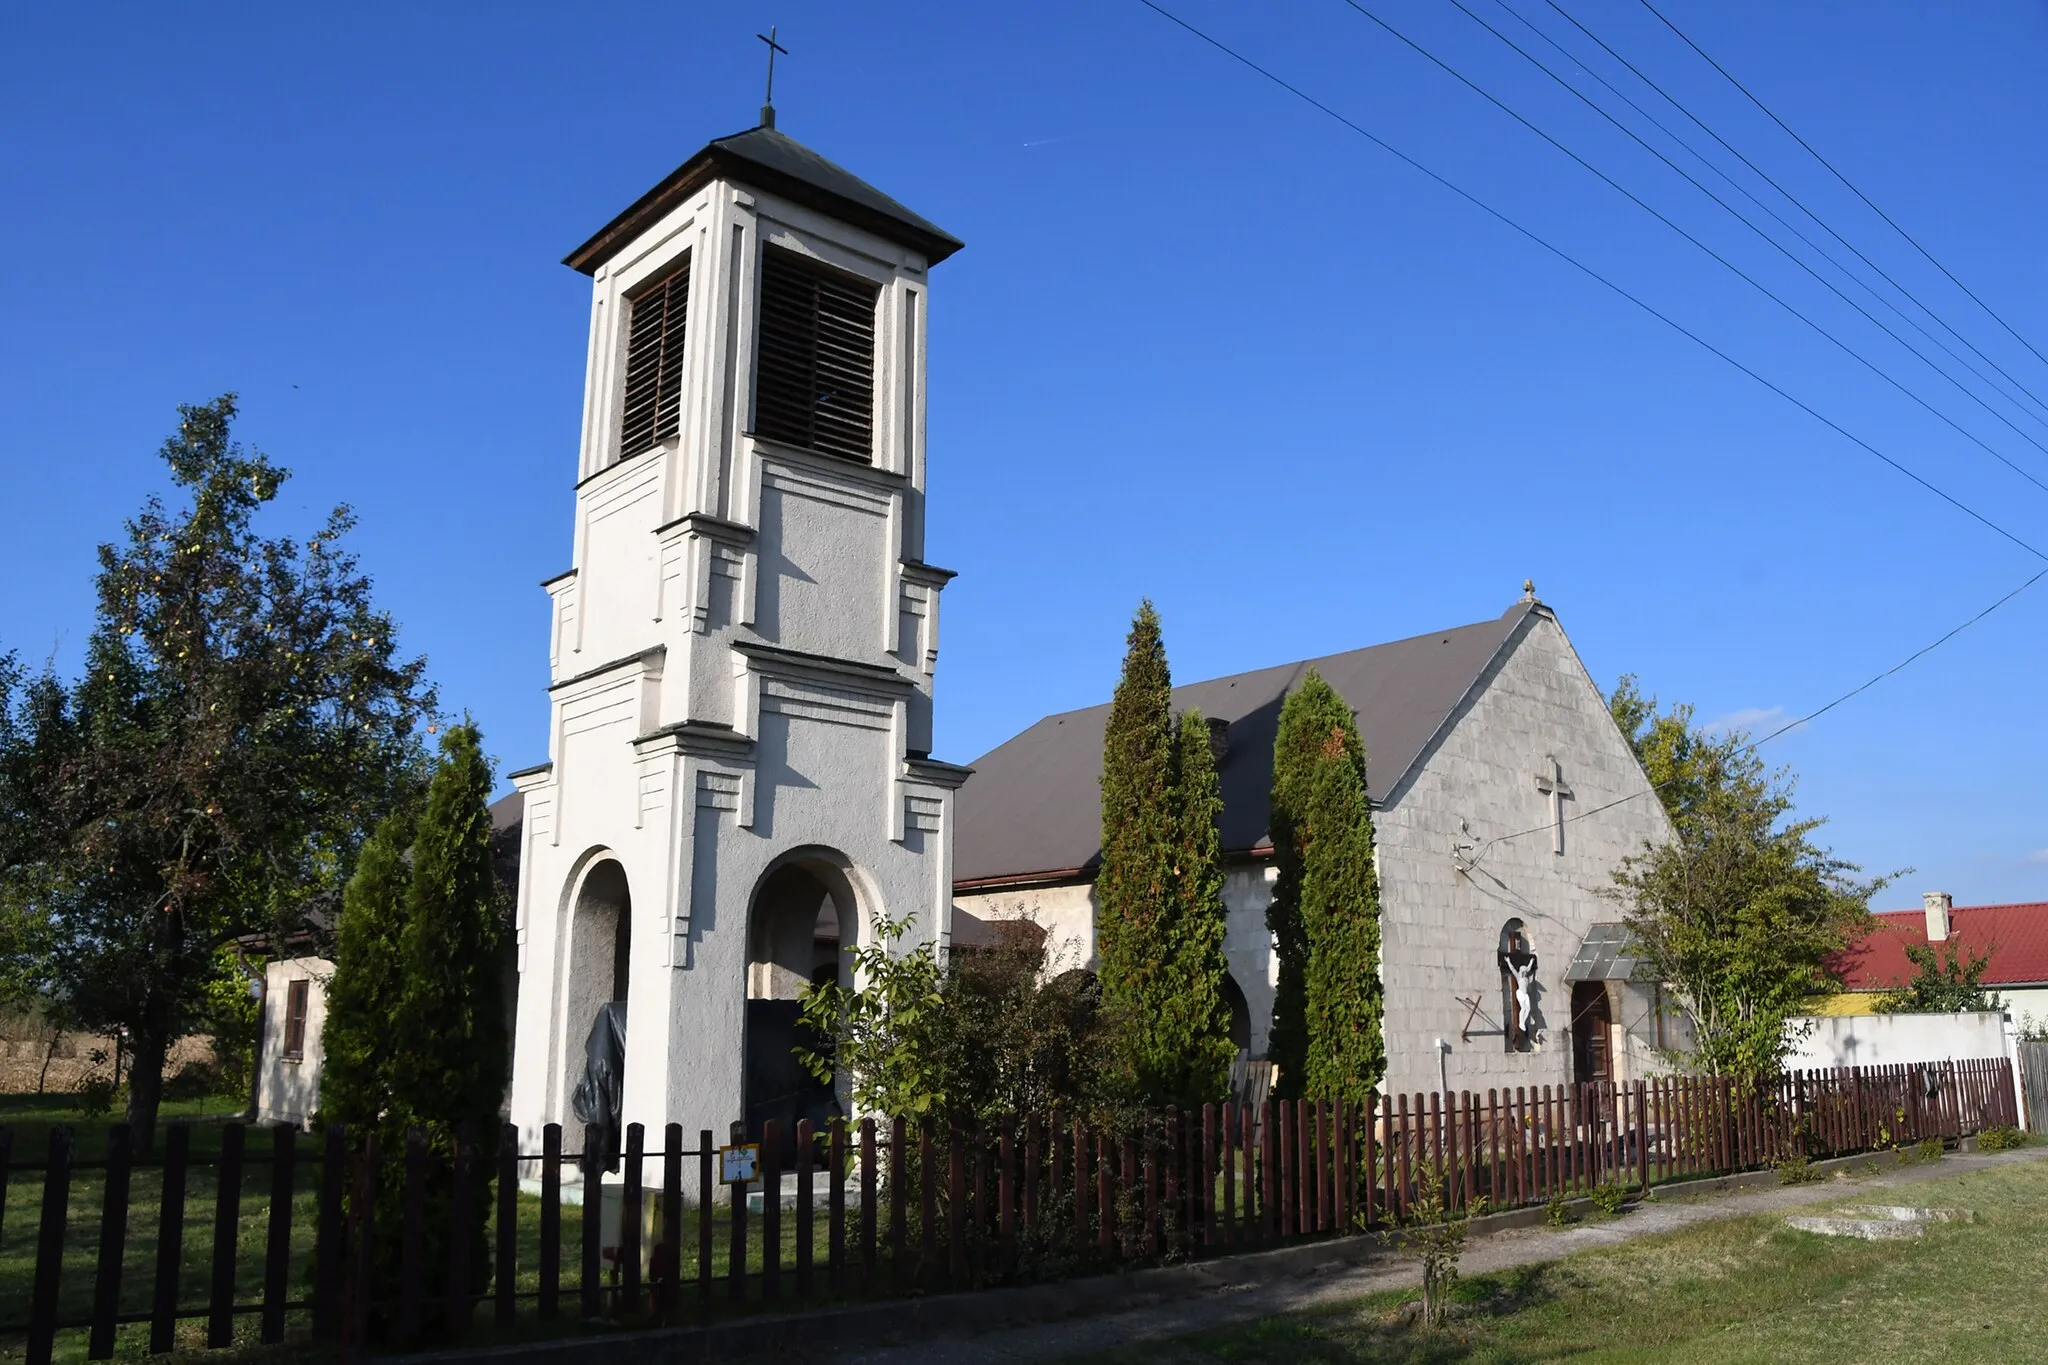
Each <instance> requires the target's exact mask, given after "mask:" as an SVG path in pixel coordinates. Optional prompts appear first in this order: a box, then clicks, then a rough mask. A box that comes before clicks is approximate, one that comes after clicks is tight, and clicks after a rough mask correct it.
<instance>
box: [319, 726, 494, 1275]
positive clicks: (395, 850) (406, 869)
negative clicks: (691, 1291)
mask: <svg viewBox="0 0 2048 1365" xmlns="http://www.w3.org/2000/svg"><path fill="white" fill-rule="evenodd" d="M490 785H491V771H490V764H489V762H488V760H486V759H485V758H484V755H483V749H482V743H481V737H480V736H479V735H478V733H477V730H476V727H475V726H474V725H470V724H463V725H458V726H455V727H454V728H453V729H451V730H449V732H448V733H447V735H446V737H445V738H443V740H442V742H441V759H440V762H439V763H438V764H437V765H436V766H435V770H434V774H433V779H432V781H431V783H430V784H429V785H428V788H427V797H426V804H425V807H424V809H423V810H422V811H421V812H420V813H419V815H418V817H417V818H416V819H408V818H404V817H396V816H394V817H392V818H390V819H387V820H386V821H384V823H383V824H381V825H380V826H379V827H378V829H377V831H376V833H375V835H374V836H373V837H372V839H371V841H370V843H369V844H368V845H366V846H365V848H364V850H363V854H362V856H361V859H360V861H359V862H358V864H357V868H356V873H355V876H354V877H353V878H351V879H350V882H349V885H348V888H347V890H346V892H345V893H344V897H343V907H342V916H341V923H340V925H339V926H338V932H337V943H336V954H335V970H334V980H333V983H332V986H331V988H330V991H329V995H328V1012H327V1023H326V1025H325V1027H324V1029H323V1030H322V1033H321V1042H322V1046H323V1048H324V1049H325V1051H326V1054H327V1061H326V1066H325V1069H324V1071H323V1073H322V1078H321V1120H322V1121H323V1122H328V1123H333V1122H340V1123H346V1124H348V1125H349V1126H350V1129H351V1131H352V1132H354V1133H358V1134H361V1133H365V1132H374V1133H376V1135H377V1139H378V1143H379V1146H380V1148H381V1149H382V1150H383V1151H384V1152H386V1153H390V1154H396V1153H399V1152H403V1151H404V1150H405V1142H406V1135H407V1133H408V1131H409V1130H411V1129H414V1128H417V1129H419V1130H420V1131H421V1132H422V1134H423V1135H424V1137H425V1138H426V1141H427V1144H428V1147H429V1149H430V1150H431V1151H432V1152H433V1153H434V1154H435V1156H436V1157H438V1158H439V1160H437V1161H436V1162H434V1163H431V1165H430V1169H429V1173H428V1178H427V1187H426V1189H425V1191H424V1196H425V1202H426V1206H427V1219H426V1228H427V1241H428V1245H427V1247H426V1251H427V1255H426V1267H427V1278H428V1283H427V1285H426V1286H425V1292H426V1293H427V1295H428V1296H429V1297H430V1298H432V1297H435V1296H438V1295H441V1294H443V1293H445V1292H446V1288H447V1286H446V1278H447V1266H448V1252H447V1246H448V1244H447V1241H446V1238H447V1235H448V1232H449V1228H448V1215H449V1211H450V1209H451V1207H452V1201H453V1194H454V1173H453V1170H452V1161H451V1159H452V1157H453V1155H454V1152H455V1144H456V1139H457V1137H458V1135H461V1134H464V1133H466V1134H467V1135H468V1137H469V1139H470V1141H471V1142H472V1143H473V1144H474V1145H475V1150H476V1152H477V1153H478V1154H479V1155H478V1159H477V1160H475V1161H474V1162H473V1163H472V1165H471V1168H470V1178H471V1180H472V1181H473V1184H472V1186H471V1190H470V1209H471V1218H470V1225H469V1227H468V1228H467V1229H465V1230H463V1232H464V1234H466V1235H467V1236H468V1237H469V1239H470V1258H469V1263H470V1266H471V1267H472V1269H471V1276H472V1281H473V1283H472V1285H471V1288H472V1289H473V1290H479V1289H481V1288H482V1287H483V1286H484V1285H485V1284H487V1283H488V1282H489V1276H490V1259H489V1246H488V1244H487V1241H486V1238H485V1232H486V1222H487V1218H488V1214H489V1210H490V1202H491V1201H490V1200H489V1198H488V1197H487V1194H488V1189H489V1184H490V1179H491V1170H492V1162H491V1161H490V1159H489V1158H490V1155H491V1154H492V1153H493V1152H494V1151H495V1150H496V1132H497V1118H498V1110H499V1103H500V1101H501V1100H502V1098H503V1096H504V1093H505V1083H506V1075H507V1069H508V1067H509V1059H508V1057H507V1055H506V1036H505V1002H504V986H503V977H502V975H501V965H500V948H501V944H502V932H503V931H502V928H501V925H502V907H501V905H500V895H499V891H498V885H497V881H496V878H495V877H494V876H493V874H492V869H491V857H490V835H491V825H490V813H489V811H488V809H487V808H486V804H485V803H486V801H487V800H488V798H489V796H490ZM401 1194H402V1191H401V1188H400V1185H399V1182H395V1181H393V1182H385V1183H384V1185H383V1187H382V1188H381V1189H380V1191H379V1195H378V1200H377V1247H376V1258H375V1259H376V1263H377V1274H378V1277H379V1279H380V1280H381V1281H382V1282H383V1283H384V1285H385V1286H386V1287H387V1288H389V1287H391V1286H392V1285H393V1284H394V1282H395V1276H396V1274H397V1267H398V1258H399V1246H398V1241H397V1238H398V1235H399V1232H400V1229H401V1228H402V1216H401V1215H402V1210H401V1207H400V1203H399V1199H400V1197H401Z"/></svg>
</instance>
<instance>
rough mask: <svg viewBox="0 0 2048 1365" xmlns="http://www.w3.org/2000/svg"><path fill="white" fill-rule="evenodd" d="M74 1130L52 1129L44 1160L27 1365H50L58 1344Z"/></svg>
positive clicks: (31, 1292) (31, 1296)
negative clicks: (59, 1305) (59, 1297)
mask: <svg viewBox="0 0 2048 1365" xmlns="http://www.w3.org/2000/svg"><path fill="white" fill-rule="evenodd" d="M71 1147H72V1142H71V1129H70V1128H69V1127H67V1126H65V1125H62V1124H60V1125H58V1126H57V1127H55V1128H52V1129H51V1130H50V1137H49V1146H48V1151H47V1154H46V1155H45V1156H44V1158H43V1216H42V1221H41V1223H40V1224H38V1225H37V1228H36V1278H35V1284H34V1287H33V1288H31V1289H30V1291H29V1305H28V1345H27V1349H26V1352H25V1359H26V1361H27V1365H50V1357H51V1355H52V1354H53V1353H54V1351H55V1348H56V1341H57V1282H58V1279H59V1277H60V1276H62V1275H63V1273H64V1221H65V1215H66V1214H67V1213H69V1211H70V1206H71Z"/></svg>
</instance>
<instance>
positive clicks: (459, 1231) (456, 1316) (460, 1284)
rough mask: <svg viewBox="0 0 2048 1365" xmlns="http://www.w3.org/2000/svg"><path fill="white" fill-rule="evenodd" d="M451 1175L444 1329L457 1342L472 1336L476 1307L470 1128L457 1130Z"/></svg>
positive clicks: (473, 1149) (473, 1157)
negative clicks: (471, 1266)
mask: <svg viewBox="0 0 2048 1365" xmlns="http://www.w3.org/2000/svg"><path fill="white" fill-rule="evenodd" d="M450 1174H451V1177H452V1179H453V1180H454V1182H455V1189H454V1191H453V1194H452V1197H451V1198H450V1199H449V1201H448V1209H449V1217H448V1286H447V1293H446V1294H445V1296H444V1299H443V1304H442V1310H443V1328H444V1330H445V1331H446V1332H447V1334H448V1340H449V1341H451V1342H453V1341H460V1340H462V1338H463V1337H464V1335H466V1334H467V1333H468V1331H469V1315H470V1310H471V1308H472V1306H473V1303H474V1301H473V1300H472V1299H471V1298H470V1291H469V1253H470V1243H469V1236H470V1224H471V1223H472V1221H473V1218H472V1215H473V1214H474V1213H475V1212H476V1144H475V1143H474V1142H472V1141H471V1139H470V1133H469V1125H468V1124H463V1125H462V1126H461V1127H460V1128H458V1129H457V1130H456V1133H455V1160H454V1162H453V1166H452V1169H451V1172H450Z"/></svg>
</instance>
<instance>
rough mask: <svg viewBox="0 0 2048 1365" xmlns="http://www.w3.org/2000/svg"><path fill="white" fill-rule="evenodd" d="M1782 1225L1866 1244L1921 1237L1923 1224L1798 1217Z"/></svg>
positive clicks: (1925, 1227)
mask: <svg viewBox="0 0 2048 1365" xmlns="http://www.w3.org/2000/svg"><path fill="white" fill-rule="evenodd" d="M1785 1226H1787V1227H1792V1228H1798V1229H1799V1230H1800V1231H1801V1232H1814V1233H1819V1234H1820V1235H1821V1236H1823V1237H1860V1238H1862V1239H1863V1240H1864V1241H1866V1242H1893V1241H1905V1240H1907V1239H1910V1238H1914V1237H1925V1236H1926V1235H1927V1225H1926V1224H1925V1223H1908V1222H1902V1221H1900V1220H1898V1219H1895V1218H1816V1217H1811V1216H1808V1215H1799V1216H1796V1217H1792V1218H1787V1219H1786V1220H1785Z"/></svg>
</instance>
